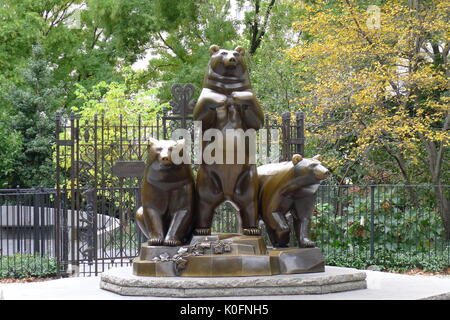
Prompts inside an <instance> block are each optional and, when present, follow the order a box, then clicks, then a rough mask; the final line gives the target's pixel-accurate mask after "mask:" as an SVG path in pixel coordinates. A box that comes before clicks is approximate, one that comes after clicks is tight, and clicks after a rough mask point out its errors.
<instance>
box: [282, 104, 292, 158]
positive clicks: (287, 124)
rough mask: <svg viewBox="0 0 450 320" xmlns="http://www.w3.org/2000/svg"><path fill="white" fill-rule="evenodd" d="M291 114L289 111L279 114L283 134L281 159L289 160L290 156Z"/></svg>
mask: <svg viewBox="0 0 450 320" xmlns="http://www.w3.org/2000/svg"><path fill="white" fill-rule="evenodd" d="M290 129H291V114H290V112H289V111H287V112H285V113H283V114H282V116H281V133H282V135H283V137H282V140H283V145H282V157H283V159H282V160H283V161H289V156H290V154H289V153H290V143H289V142H290V141H289V140H290V138H291V130H290Z"/></svg>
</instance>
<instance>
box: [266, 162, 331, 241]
mask: <svg viewBox="0 0 450 320" xmlns="http://www.w3.org/2000/svg"><path fill="white" fill-rule="evenodd" d="M319 159H320V156H319V155H317V156H315V157H313V158H312V159H309V158H303V157H302V156H301V155H299V154H295V155H294V156H293V157H292V161H286V162H280V163H272V164H266V165H263V166H259V167H258V178H259V208H260V216H261V217H262V219H263V221H264V224H265V225H266V230H267V234H268V235H269V239H270V241H271V242H272V245H273V246H274V247H287V246H288V244H289V238H290V228H289V224H288V221H287V219H286V214H287V213H288V212H291V214H292V217H293V220H294V230H295V234H296V236H297V240H298V243H299V247H301V248H305V247H306V248H308V247H314V246H315V244H314V242H313V241H311V240H310V239H309V238H308V233H309V224H310V221H311V218H312V214H313V210H314V200H315V194H316V192H317V189H318V188H319V184H320V181H321V180H324V179H326V178H327V177H328V176H329V171H328V169H327V168H325V167H324V166H323V165H322V164H321V162H320V160H319Z"/></svg>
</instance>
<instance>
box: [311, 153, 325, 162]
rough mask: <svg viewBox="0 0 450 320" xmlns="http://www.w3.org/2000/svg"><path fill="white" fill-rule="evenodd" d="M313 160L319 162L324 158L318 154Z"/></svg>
mask: <svg viewBox="0 0 450 320" xmlns="http://www.w3.org/2000/svg"><path fill="white" fill-rule="evenodd" d="M313 159H314V160H318V161H322V159H323V158H322V156H321V155H320V154H316V155H315V156H314V157H313Z"/></svg>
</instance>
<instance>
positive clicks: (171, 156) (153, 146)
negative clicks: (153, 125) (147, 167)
mask: <svg viewBox="0 0 450 320" xmlns="http://www.w3.org/2000/svg"><path fill="white" fill-rule="evenodd" d="M184 145H185V140H184V139H181V140H178V141H174V140H157V139H154V138H149V144H148V157H147V163H148V164H151V163H153V162H154V161H158V162H159V163H160V164H161V165H163V166H172V165H176V164H180V163H181V162H182V161H180V159H181V160H182V155H183V152H182V150H183V149H184Z"/></svg>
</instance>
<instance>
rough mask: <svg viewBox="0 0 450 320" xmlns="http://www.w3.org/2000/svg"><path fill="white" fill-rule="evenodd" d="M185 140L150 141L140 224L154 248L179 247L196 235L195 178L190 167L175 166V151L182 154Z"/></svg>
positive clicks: (142, 191)
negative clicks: (193, 231)
mask: <svg viewBox="0 0 450 320" xmlns="http://www.w3.org/2000/svg"><path fill="white" fill-rule="evenodd" d="M183 147H184V140H178V141H172V140H160V141H158V140H156V139H153V138H150V141H149V146H148V156H147V162H146V166H145V170H144V177H143V181H142V187H141V198H142V207H140V208H139V209H138V211H137V213H136V221H137V224H138V226H139V228H140V229H141V231H142V233H143V234H144V235H145V236H146V237H147V238H148V239H149V240H148V244H149V245H153V246H162V245H164V246H179V245H182V244H184V243H186V241H187V240H188V238H189V236H190V233H191V231H192V221H193V210H194V178H193V175H192V169H191V166H190V165H189V164H184V163H181V164H175V163H174V161H172V160H173V159H172V153H173V152H174V150H182V149H183Z"/></svg>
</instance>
